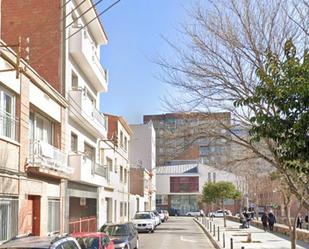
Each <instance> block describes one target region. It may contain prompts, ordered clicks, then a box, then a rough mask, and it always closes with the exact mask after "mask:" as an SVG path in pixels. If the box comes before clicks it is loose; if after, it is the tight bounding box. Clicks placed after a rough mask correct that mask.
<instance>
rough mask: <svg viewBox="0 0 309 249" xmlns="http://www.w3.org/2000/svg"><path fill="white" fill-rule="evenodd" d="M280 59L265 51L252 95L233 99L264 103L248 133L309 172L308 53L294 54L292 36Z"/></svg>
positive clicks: (291, 165) (288, 162) (294, 167)
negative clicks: (268, 141)
mask: <svg viewBox="0 0 309 249" xmlns="http://www.w3.org/2000/svg"><path fill="white" fill-rule="evenodd" d="M284 51H285V57H284V59H283V60H282V61H280V58H279V56H278V55H277V54H275V53H273V52H272V51H268V52H267V56H266V61H265V63H264V64H265V67H264V68H258V70H257V75H258V76H259V78H260V83H259V84H258V85H257V86H256V88H255V91H254V93H253V95H252V96H250V97H248V98H246V99H243V100H241V101H235V105H236V106H237V107H238V106H248V105H250V106H263V107H264V108H259V109H257V110H256V112H255V114H254V116H252V117H251V119H250V121H251V123H252V128H251V130H250V135H251V136H252V137H253V139H254V140H255V141H258V142H259V141H260V140H261V138H263V139H268V140H270V141H271V142H273V143H274V144H275V146H274V153H275V155H276V156H277V158H278V159H279V160H280V161H281V163H283V164H285V165H286V166H287V167H289V168H291V169H292V170H297V171H299V172H303V173H305V174H307V175H308V174H309V153H308V151H309V53H308V51H307V50H306V51H305V53H304V55H303V57H302V59H301V58H299V57H297V51H296V47H295V46H294V44H293V42H292V41H291V40H288V41H287V42H286V44H285V49H284Z"/></svg>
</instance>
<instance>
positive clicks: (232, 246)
mask: <svg viewBox="0 0 309 249" xmlns="http://www.w3.org/2000/svg"><path fill="white" fill-rule="evenodd" d="M233 248H234V245H233V238H231V246H230V249H233Z"/></svg>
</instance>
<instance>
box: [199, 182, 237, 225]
mask: <svg viewBox="0 0 309 249" xmlns="http://www.w3.org/2000/svg"><path fill="white" fill-rule="evenodd" d="M240 197H241V193H240V191H238V190H237V189H236V187H235V185H234V184H233V183H231V182H226V181H219V182H216V183H215V182H209V183H206V184H205V185H204V187H203V201H204V202H206V203H220V204H221V207H222V210H225V208H224V200H225V199H233V200H238V199H240ZM223 215H224V216H223V217H224V227H226V216H225V212H223Z"/></svg>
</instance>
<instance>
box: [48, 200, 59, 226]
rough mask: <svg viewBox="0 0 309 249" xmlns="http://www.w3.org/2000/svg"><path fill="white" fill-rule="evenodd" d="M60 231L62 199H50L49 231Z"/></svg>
mask: <svg viewBox="0 0 309 249" xmlns="http://www.w3.org/2000/svg"><path fill="white" fill-rule="evenodd" d="M59 231H60V200H53V199H49V200H48V232H59Z"/></svg>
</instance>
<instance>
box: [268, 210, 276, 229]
mask: <svg viewBox="0 0 309 249" xmlns="http://www.w3.org/2000/svg"><path fill="white" fill-rule="evenodd" d="M275 223H276V217H275V215H274V214H273V213H272V212H271V211H270V212H269V214H268V225H269V231H271V232H272V231H273V230H274V224H275Z"/></svg>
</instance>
